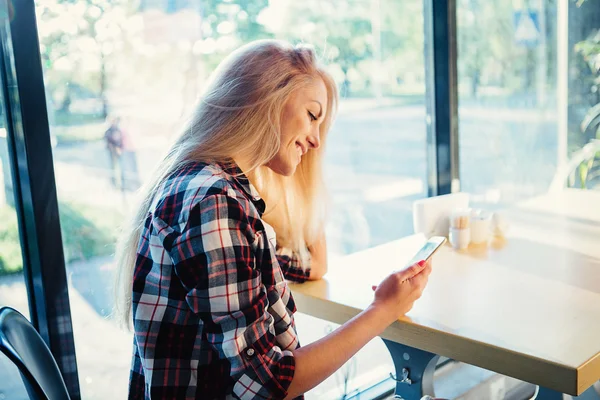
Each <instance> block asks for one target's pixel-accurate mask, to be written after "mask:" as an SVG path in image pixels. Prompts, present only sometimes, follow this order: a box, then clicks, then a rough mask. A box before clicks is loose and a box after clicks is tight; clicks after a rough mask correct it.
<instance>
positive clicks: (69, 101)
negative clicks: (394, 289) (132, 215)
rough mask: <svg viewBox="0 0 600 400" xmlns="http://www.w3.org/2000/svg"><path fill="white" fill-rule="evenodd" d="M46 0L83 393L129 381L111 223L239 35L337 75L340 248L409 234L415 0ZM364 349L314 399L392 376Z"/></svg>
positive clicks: (417, 97) (415, 175)
mask: <svg viewBox="0 0 600 400" xmlns="http://www.w3.org/2000/svg"><path fill="white" fill-rule="evenodd" d="M36 4H37V17H38V29H39V35H40V37H39V40H40V45H41V54H42V58H43V64H44V76H45V84H46V93H47V100H48V105H49V107H48V109H49V114H50V123H51V132H52V136H53V139H54V149H53V154H54V160H55V170H56V181H57V187H58V192H59V206H60V213H61V225H62V230H63V240H64V247H65V254H66V261H67V269H68V274H69V282H70V299H71V305H72V314H73V325H74V335H75V343H76V349H77V358H78V364H79V365H78V367H79V374H80V384H81V387H82V394H83V397H84V398H86V399H94V398H98V399H100V398H102V399H103V398H122V397H124V396H125V391H126V388H127V381H128V370H129V365H130V357H131V348H132V337H131V335H129V334H127V333H124V332H123V331H121V330H120V329H119V328H118V327H117V326H116V324H115V323H114V322H113V321H112V320H111V319H110V313H111V310H112V307H113V291H112V287H111V285H112V276H113V272H114V268H115V266H114V262H113V258H112V254H113V252H114V243H115V240H116V237H115V233H116V231H117V228H118V227H119V226H120V223H121V222H122V219H123V215H125V214H126V213H127V212H128V210H129V205H130V204H131V200H132V198H133V193H134V191H135V190H136V189H138V187H139V185H140V183H141V182H143V181H144V180H145V179H147V178H148V175H149V173H150V172H151V171H152V169H153V167H154V166H155V164H156V163H157V161H158V159H159V157H160V156H161V155H162V154H163V152H164V150H165V146H166V145H167V143H169V142H170V141H171V139H172V138H173V136H174V135H176V134H177V133H178V126H179V124H180V122H181V121H182V117H183V116H185V115H186V114H187V113H188V112H189V111H190V110H191V108H192V107H193V105H194V101H195V99H196V96H197V95H198V93H199V91H200V90H201V89H202V87H203V85H204V82H205V81H206V79H207V78H208V76H209V74H210V73H211V72H212V71H213V69H214V68H215V67H216V65H217V64H218V63H219V62H220V60H222V59H223V57H225V56H226V55H227V54H228V53H229V52H230V51H232V50H233V49H235V48H236V47H238V46H240V45H242V44H243V43H246V42H248V41H251V40H254V39H261V38H281V39H286V40H289V41H291V42H292V43H298V42H308V43H311V44H313V45H315V47H316V48H317V51H318V53H319V54H320V55H321V56H322V58H323V60H324V61H325V62H326V63H327V65H328V68H329V70H330V71H331V73H332V74H333V75H334V77H335V79H336V80H337V82H338V85H339V87H340V90H341V96H342V100H341V106H340V113H339V116H338V119H337V122H336V124H335V126H334V128H333V131H332V132H331V135H330V139H329V141H328V149H327V159H326V172H327V182H328V183H329V189H330V192H331V197H332V203H333V204H332V205H331V215H330V224H329V226H328V230H327V237H328V247H329V249H330V252H331V255H332V256H335V255H344V254H349V253H352V252H356V251H359V250H362V249H365V248H368V247H371V246H374V245H377V244H381V243H384V242H387V241H390V240H393V239H397V238H400V237H402V236H406V235H408V234H410V233H412V208H411V206H412V201H413V200H414V199H417V198H421V197H424V196H426V190H427V187H426V184H425V179H426V172H427V171H426V143H425V141H426V132H425V130H426V126H425V107H424V104H425V83H424V82H425V78H424V75H425V72H424V56H423V10H422V3H421V1H420V0H410V1H397V0H353V1H337V0H328V1H317V0H308V1H295V0H281V1H267V0H230V1H201V0H191V1H141V2H129V1H124V0H117V1H108V0H106V1H104V0H94V1H88V0H86V1H78V2H64V1H59V0H39V1H37V2H36ZM73 21H77V23H76V24H75V23H73ZM111 126H112V129H119V130H120V131H121V132H122V134H123V135H124V138H125V140H124V141H123V145H122V147H121V148H119V149H118V151H109V149H108V147H107V143H106V141H105V133H106V132H107V130H108V129H109V128H110V127H111ZM299 325H302V326H300V327H299V329H300V331H301V333H302V332H307V333H304V334H303V337H304V338H303V339H302V342H303V343H308V341H309V340H313V339H316V338H318V337H321V336H323V335H324V334H326V332H327V331H328V330H330V329H331V328H332V327H331V326H329V324H327V323H325V322H323V321H318V320H315V319H312V318H308V317H305V316H300V317H299ZM370 346H373V347H369V348H368V349H367V350H366V351H364V352H362V353H361V354H359V356H358V358H357V360H353V361H352V362H351V364H350V365H349V366H348V368H346V369H345V371H346V372H342V373H341V375H340V374H338V375H337V376H335V377H333V378H332V379H331V380H330V381H329V382H328V383H326V384H325V385H323V386H322V387H321V388H318V389H316V391H315V393H314V394H313V397H314V398H319V396H321V398H322V396H324V395H325V396H329V395H335V396H338V397H339V396H340V395H341V394H342V393H340V392H339V390H340V389H339V388H340V387H343V386H344V385H343V384H342V383H343V381H344V380H345V378H344V376H346V377H351V378H354V379H352V381H351V383H350V384H349V385H346V391H348V392H349V391H351V390H352V389H354V387H352V385H355V386H356V385H366V384H368V383H370V381H373V380H377V379H379V378H385V377H386V376H387V373H388V372H389V371H391V370H392V369H393V368H392V366H391V361H390V362H388V364H382V363H381V357H380V356H381V355H385V356H387V353H386V351H385V348H384V347H383V345H382V344H381V342H380V341H375V342H374V343H372V344H371V345H370ZM106 382H111V384H110V385H107V384H106ZM338 384H339V385H338ZM325 393H327V394H325Z"/></svg>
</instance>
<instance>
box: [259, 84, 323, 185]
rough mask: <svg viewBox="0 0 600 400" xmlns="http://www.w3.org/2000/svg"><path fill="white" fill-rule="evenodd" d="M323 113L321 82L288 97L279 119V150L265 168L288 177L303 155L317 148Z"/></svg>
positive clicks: (305, 87)
mask: <svg viewBox="0 0 600 400" xmlns="http://www.w3.org/2000/svg"><path fill="white" fill-rule="evenodd" d="M326 111H327V88H326V86H325V83H324V82H323V80H322V79H321V78H317V79H314V80H313V81H312V82H311V83H310V84H308V85H307V86H304V87H302V88H300V89H298V90H297V91H296V92H294V93H292V95H291V96H290V98H289V99H288V101H287V102H286V104H285V105H284V107H283V112H282V115H281V147H280V148H279V151H278V152H277V154H276V155H275V157H273V158H272V159H271V160H270V161H269V162H268V163H267V166H268V167H269V168H271V169H272V170H273V171H274V172H276V173H278V174H280V175H285V176H290V175H292V174H293V173H294V172H295V171H296V167H297V166H298V164H300V161H302V156H303V155H305V154H306V152H308V151H310V150H313V149H318V148H319V146H320V145H321V141H320V140H321V139H320V137H319V134H320V130H319V128H320V126H321V123H322V122H323V119H324V117H325V112H326Z"/></svg>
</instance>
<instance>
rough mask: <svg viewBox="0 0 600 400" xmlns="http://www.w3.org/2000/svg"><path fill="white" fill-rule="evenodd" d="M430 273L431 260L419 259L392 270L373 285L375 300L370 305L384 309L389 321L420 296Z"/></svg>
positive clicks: (406, 310)
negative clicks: (409, 265) (402, 268)
mask: <svg viewBox="0 0 600 400" xmlns="http://www.w3.org/2000/svg"><path fill="white" fill-rule="evenodd" d="M430 274H431V261H428V262H425V261H419V262H418V263H416V264H414V265H412V266H411V267H409V268H408V269H405V270H403V271H399V272H394V273H392V274H390V275H389V276H388V277H387V278H385V279H384V280H383V281H382V282H381V283H380V284H379V285H378V286H376V287H375V286H373V290H374V291H375V300H374V301H373V303H372V304H371V306H372V307H375V308H377V309H381V310H384V311H385V315H388V316H389V319H390V323H392V322H393V321H395V320H397V319H398V318H400V317H401V316H403V315H404V314H406V313H407V312H409V311H410V310H411V308H412V307H413V304H414V302H415V301H416V300H417V299H418V298H419V297H421V294H423V290H424V289H425V286H426V285H427V281H428V279H429V275H430Z"/></svg>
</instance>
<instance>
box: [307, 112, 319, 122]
mask: <svg viewBox="0 0 600 400" xmlns="http://www.w3.org/2000/svg"><path fill="white" fill-rule="evenodd" d="M308 116H309V117H310V120H311V121H316V120H317V119H318V118H317V117H315V114H313V113H311V112H310V111H309V112H308Z"/></svg>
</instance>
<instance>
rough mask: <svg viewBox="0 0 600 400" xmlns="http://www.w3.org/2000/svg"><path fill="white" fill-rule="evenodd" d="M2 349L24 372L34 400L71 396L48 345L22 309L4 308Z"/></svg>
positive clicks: (0, 321)
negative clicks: (19, 310)
mask: <svg viewBox="0 0 600 400" xmlns="http://www.w3.org/2000/svg"><path fill="white" fill-rule="evenodd" d="M0 351H2V353H4V354H5V355H6V357H8V359H9V360H11V361H12V362H13V363H14V364H15V365H16V366H17V368H18V369H19V372H21V377H22V378H23V382H24V383H25V386H26V387H27V392H28V394H29V398H30V399H32V400H69V393H68V392H67V386H66V385H65V381H64V380H63V378H62V375H61V374H60V370H59V369H58V365H57V364H56V361H55V360H54V357H53V356H52V353H51V352H50V349H49V348H48V346H46V343H45V342H44V340H43V339H42V337H41V336H40V335H39V333H38V332H37V331H36V330H35V328H34V327H33V325H31V323H30V322H29V321H28V320H27V318H25V317H24V316H23V315H21V313H19V312H18V311H16V310H14V309H12V308H10V307H3V308H0Z"/></svg>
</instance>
